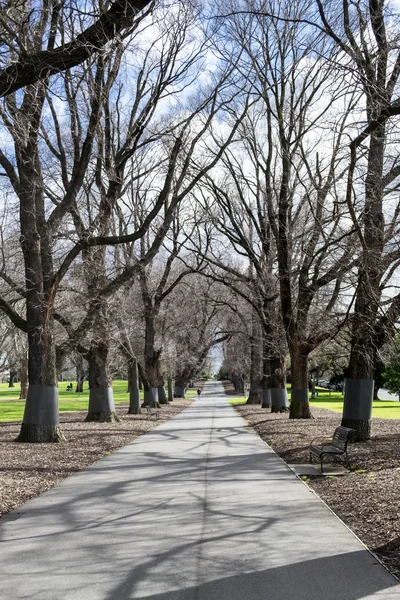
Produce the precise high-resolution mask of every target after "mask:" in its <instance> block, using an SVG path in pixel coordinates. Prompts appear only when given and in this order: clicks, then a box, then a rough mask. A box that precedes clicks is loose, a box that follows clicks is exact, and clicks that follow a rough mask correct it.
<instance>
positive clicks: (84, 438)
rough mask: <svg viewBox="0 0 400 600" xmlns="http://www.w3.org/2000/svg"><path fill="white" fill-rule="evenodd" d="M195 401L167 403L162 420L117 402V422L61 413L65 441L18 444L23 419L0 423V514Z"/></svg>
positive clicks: (162, 411)
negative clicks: (88, 420) (87, 420)
mask: <svg viewBox="0 0 400 600" xmlns="http://www.w3.org/2000/svg"><path fill="white" fill-rule="evenodd" d="M191 403H192V400H183V399H181V398H177V399H175V400H174V401H173V403H172V404H168V405H163V406H162V407H161V409H160V413H159V414H160V418H159V420H155V419H154V418H151V420H148V418H147V413H143V409H142V414H140V415H128V414H127V410H128V404H117V405H116V410H117V413H118V415H119V417H120V418H121V421H120V422H119V423H113V424H110V423H85V422H84V420H83V419H84V418H85V414H86V413H85V411H78V412H73V413H62V414H61V416H60V421H61V427H62V430H63V433H64V435H65V437H66V438H67V442H66V443H65V444H16V443H15V442H14V439H15V438H16V436H17V435H18V433H19V429H20V423H0V516H1V515H4V514H5V513H7V512H9V511H10V510H13V509H14V508H17V507H18V506H21V505H22V504H24V503H25V502H27V501H28V500H30V499H31V498H34V497H35V496H38V495H39V494H41V493H42V492H44V491H45V490H48V489H50V488H51V487H53V486H54V485H56V484H57V483H58V482H59V481H61V480H62V479H65V478H66V477H68V476H69V475H71V474H72V473H75V472H76V471H80V470H82V469H84V468H85V467H87V466H88V465H90V464H92V463H94V462H96V461H97V460H99V459H100V458H102V457H103V456H104V455H106V454H110V453H111V452H113V451H114V450H117V448H121V446H124V445H125V444H129V442H131V441H132V440H134V439H135V438H137V437H138V436H139V435H142V434H143V433H146V431H150V430H151V429H154V428H155V427H157V425H159V424H160V423H162V422H164V421H167V420H168V419H169V418H171V417H173V416H174V415H177V414H178V413H180V412H181V411H182V410H183V409H184V408H186V407H187V406H189V405H190V404H191Z"/></svg>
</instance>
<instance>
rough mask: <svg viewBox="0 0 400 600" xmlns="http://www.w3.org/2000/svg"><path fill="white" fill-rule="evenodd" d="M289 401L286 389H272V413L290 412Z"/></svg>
mask: <svg viewBox="0 0 400 600" xmlns="http://www.w3.org/2000/svg"><path fill="white" fill-rule="evenodd" d="M288 410H289V400H288V395H287V391H286V387H285V388H271V412H273V413H278V412H288Z"/></svg>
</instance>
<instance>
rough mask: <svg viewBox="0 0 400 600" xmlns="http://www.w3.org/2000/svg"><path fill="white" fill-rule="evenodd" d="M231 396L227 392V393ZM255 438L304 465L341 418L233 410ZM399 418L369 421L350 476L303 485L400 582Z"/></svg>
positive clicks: (353, 452)
mask: <svg viewBox="0 0 400 600" xmlns="http://www.w3.org/2000/svg"><path fill="white" fill-rule="evenodd" d="M226 391H227V393H229V394H231V391H230V392H229V390H226ZM236 409H237V410H238V412H239V413H240V415H241V416H242V417H243V418H244V419H246V420H247V421H248V423H249V426H251V427H253V428H254V429H255V431H256V432H257V433H258V434H259V436H260V437H261V438H262V439H263V440H264V441H266V442H267V443H268V444H269V445H270V446H271V447H272V448H273V449H274V450H275V452H276V453H277V454H278V455H279V456H280V457H281V458H283V460H285V461H286V462H288V463H308V462H309V453H308V447H309V445H310V443H311V441H312V440H313V439H314V438H316V437H317V436H322V437H331V436H332V433H333V431H334V429H335V427H337V426H338V425H340V420H341V415H340V414H339V413H335V412H333V411H330V410H326V409H317V408H313V409H312V412H313V415H314V417H315V418H314V419H310V420H305V419H302V420H294V419H289V418H288V415H287V414H272V413H270V412H269V411H267V410H266V409H262V408H261V407H260V406H254V405H248V406H247V405H241V406H236ZM399 447H400V420H397V419H373V424H372V439H371V440H370V441H368V442H360V443H357V444H351V445H350V446H349V449H348V454H349V465H348V466H350V469H351V472H350V473H349V474H348V475H345V476H340V477H332V478H330V477H326V478H325V477H324V478H322V477H316V478H311V479H310V478H307V480H306V483H307V484H308V485H309V486H310V487H311V488H312V489H313V490H314V492H316V494H317V495H318V496H320V498H322V500H324V501H325V502H326V504H327V505H328V506H329V507H330V508H331V509H332V510H333V511H334V512H335V513H336V514H337V515H338V516H339V517H340V518H341V519H342V520H343V521H344V522H345V523H346V525H347V526H348V527H350V529H352V530H353V531H354V533H356V534H357V536H358V537H359V538H360V539H361V541H362V542H363V543H364V544H365V545H366V546H368V548H369V549H370V550H371V551H372V552H374V554H376V556H378V557H379V559H380V560H381V561H382V562H383V564H384V565H385V566H386V568H387V569H388V570H389V571H390V572H391V573H393V575H395V576H396V577H398V578H400V518H399V517H400V495H399V493H400V460H399Z"/></svg>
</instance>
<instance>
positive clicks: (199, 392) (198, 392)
mask: <svg viewBox="0 0 400 600" xmlns="http://www.w3.org/2000/svg"><path fill="white" fill-rule="evenodd" d="M200 394H201V389H200V388H199V389H198V390H197V397H198V398H200Z"/></svg>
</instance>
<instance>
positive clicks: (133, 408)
mask: <svg viewBox="0 0 400 600" xmlns="http://www.w3.org/2000/svg"><path fill="white" fill-rule="evenodd" d="M140 413H141V410H140V392H139V373H138V366H137V361H136V360H132V362H131V363H130V364H129V410H128V414H130V415H140Z"/></svg>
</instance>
